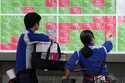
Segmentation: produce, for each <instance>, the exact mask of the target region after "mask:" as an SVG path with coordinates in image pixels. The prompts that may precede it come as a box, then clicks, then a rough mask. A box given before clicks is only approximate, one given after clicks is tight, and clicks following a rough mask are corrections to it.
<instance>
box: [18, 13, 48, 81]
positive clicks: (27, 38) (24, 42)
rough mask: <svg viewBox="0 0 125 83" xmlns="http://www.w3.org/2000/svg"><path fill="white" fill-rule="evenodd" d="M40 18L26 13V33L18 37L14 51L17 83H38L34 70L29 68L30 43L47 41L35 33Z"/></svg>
mask: <svg viewBox="0 0 125 83" xmlns="http://www.w3.org/2000/svg"><path fill="white" fill-rule="evenodd" d="M40 20H41V16H40V15H38V14H37V13H35V12H33V13H28V14H27V15H26V16H25V17H24V24H25V27H26V32H24V33H22V34H21V35H20V38H19V41H18V45H17V51H16V73H17V78H18V83H38V80H37V77H36V73H35V70H34V69H33V68H32V67H31V52H32V50H33V47H32V45H31V42H34V41H45V42H46V41H49V37H48V36H47V35H45V34H42V33H35V31H36V30H38V29H39V22H40Z"/></svg>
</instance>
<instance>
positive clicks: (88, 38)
mask: <svg viewBox="0 0 125 83" xmlns="http://www.w3.org/2000/svg"><path fill="white" fill-rule="evenodd" d="M80 39H81V42H82V43H83V44H84V47H83V48H82V49H81V50H80V51H81V52H82V54H83V55H84V56H85V58H89V57H90V56H91V55H92V54H93V51H92V50H91V48H89V47H88V45H89V44H91V43H92V41H93V39H94V35H93V33H92V31H90V30H85V31H82V32H81V34H80Z"/></svg>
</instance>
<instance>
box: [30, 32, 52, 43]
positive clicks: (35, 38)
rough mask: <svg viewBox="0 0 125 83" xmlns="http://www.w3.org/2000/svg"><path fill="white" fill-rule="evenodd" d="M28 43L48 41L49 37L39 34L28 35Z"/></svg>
mask: <svg viewBox="0 0 125 83" xmlns="http://www.w3.org/2000/svg"><path fill="white" fill-rule="evenodd" d="M28 36H29V39H30V41H31V42H32V41H50V39H49V36H47V35H45V34H40V33H34V34H28Z"/></svg>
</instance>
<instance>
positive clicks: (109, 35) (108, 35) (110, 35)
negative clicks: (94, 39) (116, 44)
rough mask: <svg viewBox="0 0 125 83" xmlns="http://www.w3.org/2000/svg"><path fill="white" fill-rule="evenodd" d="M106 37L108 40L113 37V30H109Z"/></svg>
mask: <svg viewBox="0 0 125 83" xmlns="http://www.w3.org/2000/svg"><path fill="white" fill-rule="evenodd" d="M105 38H106V41H107V40H111V39H112V33H111V31H107V32H106V36H105Z"/></svg>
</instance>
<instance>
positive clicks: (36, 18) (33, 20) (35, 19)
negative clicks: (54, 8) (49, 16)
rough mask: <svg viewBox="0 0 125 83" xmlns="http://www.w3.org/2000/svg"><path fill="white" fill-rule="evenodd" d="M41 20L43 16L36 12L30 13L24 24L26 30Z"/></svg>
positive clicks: (26, 16)
mask: <svg viewBox="0 0 125 83" xmlns="http://www.w3.org/2000/svg"><path fill="white" fill-rule="evenodd" d="M40 20H41V16H40V15H39V14H37V13H35V12H32V13H28V14H26V15H25V17H24V24H25V26H26V30H29V29H30V28H32V27H33V26H34V24H35V23H38V24H39V21H40Z"/></svg>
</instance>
